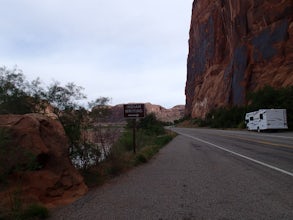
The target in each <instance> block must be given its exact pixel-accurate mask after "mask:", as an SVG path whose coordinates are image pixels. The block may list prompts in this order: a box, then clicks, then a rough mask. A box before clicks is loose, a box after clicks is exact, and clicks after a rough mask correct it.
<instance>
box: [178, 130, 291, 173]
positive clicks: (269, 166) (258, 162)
mask: <svg viewBox="0 0 293 220" xmlns="http://www.w3.org/2000/svg"><path fill="white" fill-rule="evenodd" d="M176 133H178V134H180V135H183V136H186V137H189V138H192V139H194V140H197V141H200V142H203V143H205V144H208V145H211V146H213V147H216V148H218V149H220V150H223V151H226V152H229V153H231V154H234V155H236V156H238V157H242V158H244V159H247V160H250V161H252V162H254V163H257V164H260V165H262V166H265V167H268V168H271V169H273V170H276V171H279V172H281V173H284V174H287V175H289V176H292V177H293V173H290V172H288V171H286V170H282V169H280V168H278V167H274V166H272V165H269V164H267V163H263V162H261V161H258V160H255V159H252V158H250V157H247V156H244V155H242V154H238V153H236V152H234V151H231V150H228V149H226V148H223V147H220V146H218V145H216V144H213V143H210V142H208V141H205V140H202V139H200V138H196V137H193V136H191V135H188V134H184V133H181V132H178V131H176Z"/></svg>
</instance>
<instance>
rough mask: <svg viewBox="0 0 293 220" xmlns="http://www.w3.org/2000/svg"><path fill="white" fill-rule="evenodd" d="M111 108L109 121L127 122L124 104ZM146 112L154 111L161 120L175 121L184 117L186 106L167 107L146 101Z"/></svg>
mask: <svg viewBox="0 0 293 220" xmlns="http://www.w3.org/2000/svg"><path fill="white" fill-rule="evenodd" d="M110 108H111V116H110V118H109V121H110V122H112V123H119V122H120V123H122V122H125V118H124V113H123V105H116V106H113V107H110ZM145 111H146V114H150V113H154V114H155V115H156V117H157V119H159V120H160V121H163V122H173V121H175V120H178V119H180V118H182V117H184V112H185V106H184V105H177V106H174V107H173V108H171V109H166V108H164V107H162V106H160V105H154V104H151V103H145Z"/></svg>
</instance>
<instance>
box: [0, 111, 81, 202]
mask: <svg viewBox="0 0 293 220" xmlns="http://www.w3.org/2000/svg"><path fill="white" fill-rule="evenodd" d="M0 128H1V129H6V130H7V131H9V134H10V137H9V139H10V142H9V146H8V147H9V148H10V149H9V151H11V150H13V149H12V148H17V151H14V152H15V153H16V154H18V153H20V152H25V153H27V152H30V153H31V154H32V155H35V157H36V161H37V164H38V167H35V168H34V169H32V170H30V169H26V170H25V171H22V172H17V171H16V172H14V173H13V174H12V175H9V176H8V177H7V178H8V180H7V182H8V183H9V187H8V189H6V191H1V192H0V197H1V202H2V203H5V202H7V201H9V199H11V198H10V196H11V195H10V194H11V192H14V191H15V190H17V189H20V192H21V197H22V200H23V201H24V202H25V203H32V202H40V203H42V204H44V205H46V206H47V207H54V206H56V205H61V204H66V203H69V202H72V201H73V200H75V199H77V198H78V197H80V196H82V195H84V194H85V193H86V192H87V186H86V185H85V184H84V182H83V178H82V176H81V175H80V174H79V173H78V171H77V170H76V169H75V168H74V167H73V165H72V164H71V161H70V159H69V152H68V150H69V149H68V147H69V145H68V141H67V138H66V136H65V132H64V130H63V127H62V125H61V124H60V122H59V121H57V120H53V119H50V118H48V117H45V116H42V115H39V114H27V115H0ZM22 155H25V154H22ZM14 158H18V159H19V160H20V161H18V162H16V163H18V164H21V165H22V166H23V165H25V166H27V164H25V163H26V162H27V161H21V160H22V157H17V155H14Z"/></svg>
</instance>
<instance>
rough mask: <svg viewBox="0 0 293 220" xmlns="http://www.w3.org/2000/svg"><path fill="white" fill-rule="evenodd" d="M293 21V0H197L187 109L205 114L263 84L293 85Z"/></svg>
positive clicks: (242, 100) (240, 99)
mask: <svg viewBox="0 0 293 220" xmlns="http://www.w3.org/2000/svg"><path fill="white" fill-rule="evenodd" d="M292 20H293V1H292V0H195V1H194V2H193V10H192V19H191V26H190V39H189V55H188V63H187V81H186V88H185V94H186V112H185V113H186V114H187V115H191V116H192V117H204V116H205V114H206V113H207V112H208V111H209V110H210V109H212V108H215V107H219V106H227V105H242V104H245V102H246V94H247V92H248V91H255V90H257V89H259V88H261V87H263V86H264V85H271V86H273V87H284V86H289V85H293V23H292Z"/></svg>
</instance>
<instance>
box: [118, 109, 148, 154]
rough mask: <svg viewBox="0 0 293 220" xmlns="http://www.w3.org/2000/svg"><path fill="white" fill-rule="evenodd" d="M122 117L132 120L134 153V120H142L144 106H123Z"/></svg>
mask: <svg viewBox="0 0 293 220" xmlns="http://www.w3.org/2000/svg"><path fill="white" fill-rule="evenodd" d="M123 107H124V117H125V118H129V119H133V153H134V154H135V153H136V119H137V118H143V117H144V114H145V107H144V104H127V105H124V106H123Z"/></svg>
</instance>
